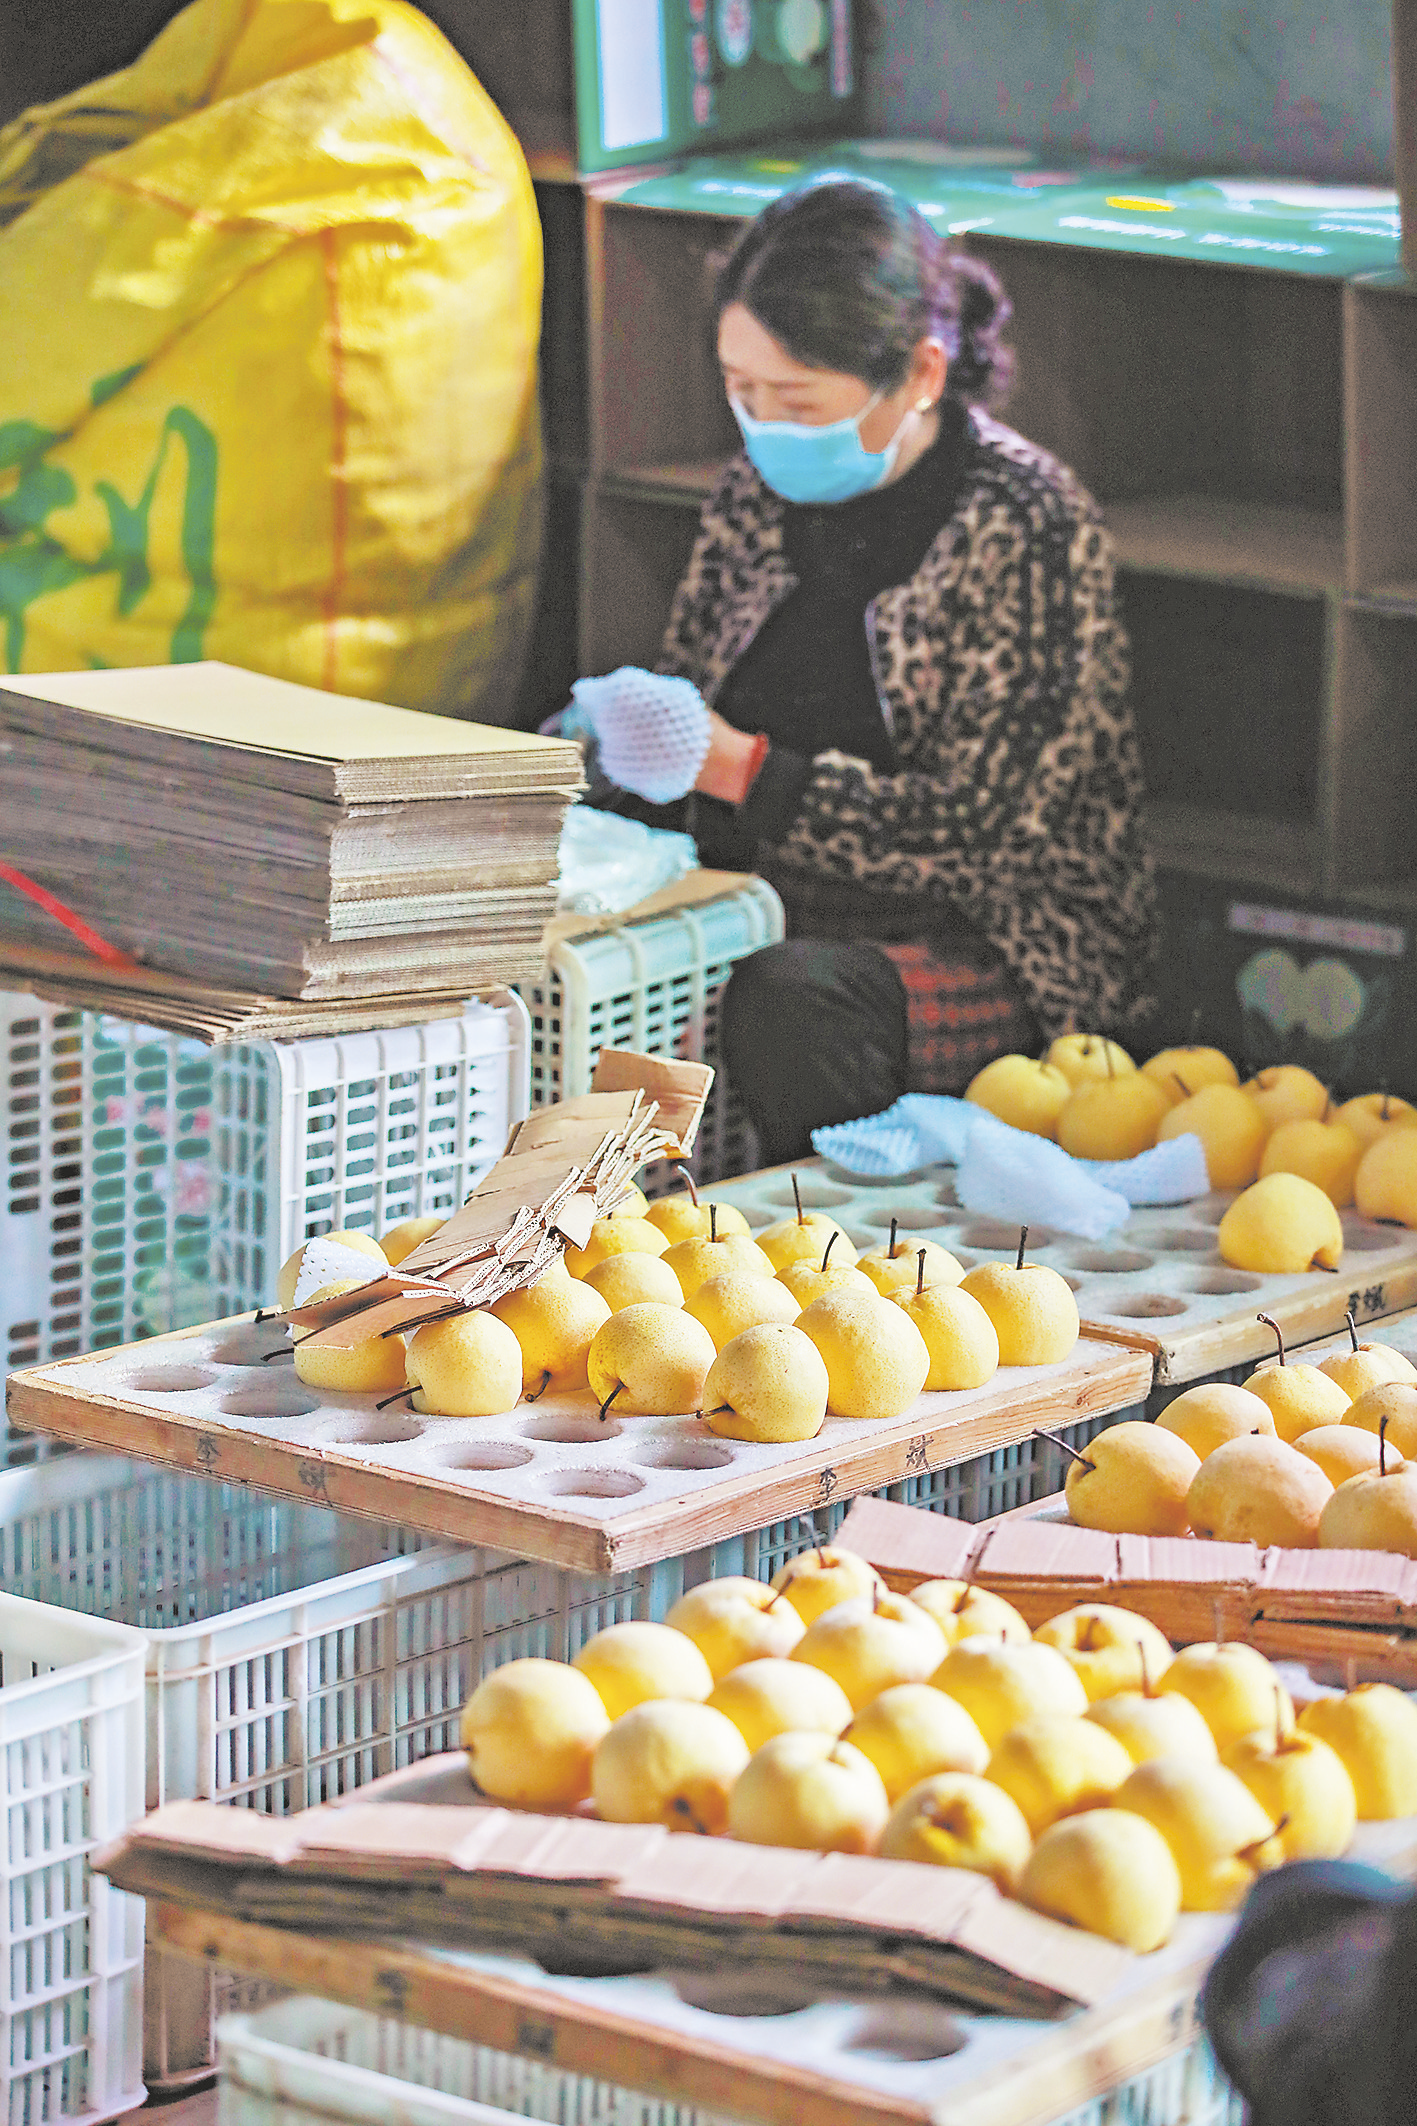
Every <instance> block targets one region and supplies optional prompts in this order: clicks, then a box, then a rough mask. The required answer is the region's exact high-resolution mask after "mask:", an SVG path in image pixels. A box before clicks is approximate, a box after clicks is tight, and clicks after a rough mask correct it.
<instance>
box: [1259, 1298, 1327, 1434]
mask: <svg viewBox="0 0 1417 2126" xmlns="http://www.w3.org/2000/svg"><path fill="white" fill-rule="evenodd" d="M1256 1318H1257V1319H1258V1320H1260V1321H1262V1322H1263V1323H1264V1324H1265V1326H1266V1327H1267V1328H1268V1329H1269V1330H1270V1331H1271V1332H1272V1334H1273V1336H1274V1340H1275V1342H1276V1343H1277V1344H1278V1345H1279V1355H1278V1358H1277V1359H1270V1360H1267V1361H1266V1363H1265V1364H1264V1365H1262V1366H1261V1367H1260V1368H1259V1370H1258V1371H1257V1372H1255V1373H1252V1374H1251V1375H1250V1377H1249V1379H1248V1380H1247V1381H1246V1382H1245V1386H1246V1387H1247V1388H1248V1389H1249V1391H1250V1393H1251V1395H1257V1396H1258V1397H1259V1398H1260V1401H1261V1402H1262V1403H1264V1404H1266V1405H1267V1406H1268V1409H1269V1414H1270V1416H1271V1417H1272V1418H1273V1419H1274V1429H1275V1431H1276V1432H1277V1433H1278V1435H1279V1437H1280V1438H1281V1439H1283V1440H1288V1441H1289V1442H1290V1443H1291V1444H1292V1443H1293V1442H1294V1441H1295V1440H1296V1439H1298V1437H1299V1435H1300V1433H1301V1432H1308V1431H1310V1430H1312V1428H1313V1427H1314V1426H1315V1425H1344V1424H1347V1422H1348V1413H1349V1411H1350V1409H1351V1408H1352V1404H1351V1403H1350V1402H1349V1401H1348V1399H1347V1390H1346V1389H1345V1388H1342V1387H1340V1386H1339V1384H1338V1382H1337V1381H1336V1380H1334V1378H1333V1377H1332V1375H1331V1374H1328V1373H1325V1372H1323V1371H1322V1370H1321V1368H1320V1367H1318V1366H1310V1365H1297V1366H1291V1365H1290V1363H1289V1358H1288V1354H1287V1353H1286V1351H1285V1348H1284V1331H1283V1330H1282V1329H1281V1328H1280V1326H1279V1323H1278V1322H1277V1321H1276V1320H1275V1319H1274V1316H1273V1315H1272V1314H1260V1315H1258V1316H1257V1317H1256Z"/></svg>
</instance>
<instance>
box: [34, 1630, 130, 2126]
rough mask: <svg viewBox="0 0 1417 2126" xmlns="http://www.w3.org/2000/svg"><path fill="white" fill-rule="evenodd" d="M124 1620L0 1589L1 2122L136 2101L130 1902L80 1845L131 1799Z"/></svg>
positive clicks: (96, 1836)
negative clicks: (71, 1611)
mask: <svg viewBox="0 0 1417 2126" xmlns="http://www.w3.org/2000/svg"><path fill="white" fill-rule="evenodd" d="M143 1659H144V1644H143V1640H142V1637H141V1635H140V1634H139V1633H137V1632H133V1631H128V1630H126V1629H125V1628H124V1627H123V1626H121V1625H118V1624H112V1623H106V1622H100V1621H98V1620H96V1619H94V1618H91V1617H76V1616H68V1615H65V1614H64V1613H63V1612H61V1611H58V1610H54V1609H50V1608H48V1607H46V1606H44V1605H42V1604H38V1603H34V1602H26V1601H21V1600H20V1599H19V1598H18V1597H17V1596H15V1595H14V1594H8V1593H7V1594H0V1766H3V1789H4V1791H3V1802H4V1813H5V1833H4V1840H3V1844H2V1845H0V1896H3V1900H4V1903H3V1910H4V1913H5V1919H6V1925H5V1951H6V1953H5V1960H4V1963H3V1966H0V2028H3V2031H4V2044H3V2046H2V2047H0V2105H3V2113H4V2116H5V2118H6V2119H7V2120H8V2121H9V2126H50V2122H56V2126H57V2122H59V2121H73V2122H87V2121H93V2120H98V2119H110V2118H113V2117H115V2116H116V2115H117V2114H118V2113H119V2112H123V2111H130V2110H131V2109H132V2108H133V2107H134V2106H135V2105H137V2104H141V2102H142V2101H143V2085H142V2075H141V2067H142V1990H143V1905H142V1900H141V1899H140V1898H136V1897H125V1896H124V1895H122V1894H121V1893H120V1892H119V1891H117V1890H115V1889H113V1888H111V1887H110V1885H109V1884H108V1883H107V1882H105V1881H104V1880H103V1879H102V1878H101V1877H99V1876H96V1875H94V1874H93V1873H92V1872H91V1870H90V1868H89V1864H88V1855H89V1854H90V1853H91V1852H92V1850H93V1848H94V1847H95V1846H97V1845H99V1844H102V1843H103V1842H104V1841H105V1840H107V1839H109V1838H114V1837H116V1836H117V1835H118V1833H119V1832H120V1831H122V1830H124V1829H125V1828H126V1827H127V1826H128V1825H129V1824H131V1823H135V1822H136V1821H137V1820H138V1819H139V1818H140V1817H141V1816H142V1813H143Z"/></svg>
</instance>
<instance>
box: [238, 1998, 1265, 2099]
mask: <svg viewBox="0 0 1417 2126" xmlns="http://www.w3.org/2000/svg"><path fill="white" fill-rule="evenodd" d="M618 2005H620V2006H621V2007H622V2008H624V2007H625V2006H626V2005H627V2004H626V2002H625V2001H624V2000H623V1999H621V2000H620V2001H619V2003H618ZM849 2012H850V2011H848V2013H849ZM217 2043H218V2056H219V2066H220V2085H219V2086H220V2097H219V2108H218V2113H217V2116H218V2121H219V2126H388V2122H389V2121H390V2120H397V2121H398V2122H399V2126H507V2122H508V2121H509V2120H510V2119H513V2118H517V2119H526V2118H531V2119H542V2120H546V2121H548V2122H551V2126H726V2121H722V2120H721V2119H720V2118H719V2117H718V2115H716V2114H714V2113H712V2112H708V2111H700V2110H697V2109H695V2108H694V2107H693V2106H691V2105H688V2104H676V2103H673V2102H671V2101H669V2100H667V2099H663V2098H657V2097H652V2096H647V2095H643V2094H641V2093H639V2092H637V2091H635V2090H631V2089H622V2088H619V2087H617V2086H616V2085H615V2084H614V2083H608V2082H598V2081H595V2080H593V2079H592V2078H591V2077H590V2076H589V2075H578V2074H573V2073H569V2072H567V2071H565V2070H563V2069H558V2068H555V2067H548V2066H545V2065H543V2064H542V2063H541V2062H540V2061H538V2060H530V2059H523V2058H521V2057H520V2056H518V2055H516V2054H512V2053H505V2052H494V2051H492V2050H491V2049H490V2048H489V2047H488V2046H485V2045H474V2044H470V2043H469V2042H467V2041H466V2040H465V2039H461V2038H452V2037H441V2036H438V2035H436V2034H435V2033H434V2032H432V2031H428V2030H419V2029H415V2028H414V2027H413V2026H412V2025H411V2024H408V2023H398V2022H392V2021H386V2020H381V2019H379V2018H377V2017H375V2016H372V2015H367V2014H365V2013H363V2012H362V2011H361V2010H360V2009H357V2008H345V2007H339V2006H336V2005H335V2004H334V2003H333V2002H330V2001H319V2000H310V1999H304V1998H297V1999H291V2000H285V2001H282V2002H280V2003H279V2004H277V2005H276V2006H274V2007H270V2008H265V2009H263V2010H261V2011H260V2012H258V2013H257V2014H254V2015H240V2016H229V2017H227V2018H225V2019H224V2020H223V2021H222V2023H221V2024H220V2026H219V2028H218V2032H217ZM823 2049H824V2056H823V2057H822V2058H821V2059H820V2060H819V2062H818V2064H819V2066H820V2067H821V2068H822V2069H824V2070H825V2071H828V2072H829V2071H830V2070H831V2068H832V2066H833V2065H835V2064H839V2065H840V2066H841V2068H842V2069H843V2070H844V2071H843V2073H842V2080H843V2082H844V2083H849V2079H850V2067H851V2062H850V2057H849V2053H847V2054H841V2055H838V2056H837V2057H836V2058H835V2059H834V2058H833V2055H832V2048H831V2045H830V2042H829V2039H828V2043H827V2044H826V2045H825V2046H824V2048H823ZM843 2116H844V2117H849V2116H850V2100H849V2098H845V2099H844V2100H843ZM1243 2119H1244V2107H1243V2105H1242V2104H1241V2102H1240V2100H1239V2098H1238V2097H1237V2096H1236V2095H1235V2093H1234V2091H1233V2090H1232V2089H1231V2088H1230V2086H1229V2084H1228V2083H1227V2082H1226V2081H1225V2079H1224V2077H1223V2076H1222V2075H1221V2074H1220V2072H1219V2070H1218V2068H1217V2067H1216V2064H1215V2060H1214V2056H1213V2054H1212V2053H1211V2051H1210V2047H1209V2046H1208V2045H1207V2044H1206V2043H1205V2041H1204V2039H1197V2040H1195V2041H1194V2042H1193V2043H1191V2044H1190V2045H1188V2046H1186V2047H1185V2048H1184V2049H1183V2050H1182V2051H1180V2052H1175V2053H1172V2054H1171V2055H1170V2057H1169V2058H1167V2059H1164V2060H1162V2061H1160V2062H1159V2063H1158V2064H1157V2065H1156V2066H1154V2067H1152V2068H1150V2069H1149V2070H1148V2071H1147V2072H1146V2073H1145V2074H1139V2075H1136V2076H1134V2077H1133V2078H1132V2079H1131V2080H1130V2081H1127V2082H1124V2083H1122V2084H1121V2085H1120V2086H1119V2087H1118V2088H1116V2089H1115V2090H1112V2091H1110V2092H1109V2093H1108V2094H1107V2095H1106V2096H1103V2097H1099V2098H1097V2099H1096V2100H1095V2101H1094V2102H1093V2103H1090V2104H1086V2105H1084V2106H1082V2107H1081V2109H1078V2110H1075V2111H1071V2112H1069V2113H1068V2114H1067V2115H1066V2117H1065V2118H1061V2119H1059V2120H1057V2121H1056V2126H1243Z"/></svg>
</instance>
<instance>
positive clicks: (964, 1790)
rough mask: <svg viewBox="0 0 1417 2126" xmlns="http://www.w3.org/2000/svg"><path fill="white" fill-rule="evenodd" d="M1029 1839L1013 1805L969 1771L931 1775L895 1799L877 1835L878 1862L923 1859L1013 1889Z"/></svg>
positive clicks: (1001, 1792) (1000, 1790) (1024, 1862)
mask: <svg viewBox="0 0 1417 2126" xmlns="http://www.w3.org/2000/svg"><path fill="white" fill-rule="evenodd" d="M1031 1844H1032V1841H1031V1840H1030V1838H1029V1835H1028V1825H1027V1824H1026V1823H1025V1822H1024V1820H1023V1814H1022V1811H1021V1810H1020V1808H1019V1805H1018V1803H1017V1802H1016V1801H1014V1800H1012V1799H1011V1797H1010V1796H1009V1795H1008V1794H1006V1793H1005V1792H1004V1790H1003V1788H1002V1787H1000V1786H995V1785H994V1784H993V1783H992V1781H991V1780H988V1779H984V1778H981V1777H980V1776H979V1774H978V1773H975V1772H935V1773H932V1774H931V1776H930V1777H929V1778H928V1779H922V1780H921V1781H920V1783H919V1785H918V1786H913V1787H911V1788H910V1789H909V1790H908V1792H906V1793H904V1794H902V1795H901V1797H900V1800H899V1801H898V1802H897V1803H896V1805H895V1807H894V1808H893V1809H892V1811H891V1815H890V1820H889V1822H888V1823H887V1824H886V1827H885V1830H884V1831H883V1832H882V1833H881V1843H880V1848H879V1850H880V1855H881V1858H882V1860H916V1861H923V1862H924V1863H925V1864H926V1866H928V1867H937V1868H964V1869H965V1870H966V1871H967V1872H968V1873H969V1874H971V1875H987V1876H988V1877H989V1878H990V1880H991V1881H992V1882H994V1883H995V1884H996V1885H997V1886H998V1888H999V1889H1001V1890H1002V1891H1003V1892H1004V1894H1005V1895H1006V1896H1011V1895H1013V1894H1014V1892H1016V1891H1017V1889H1018V1884H1019V1878H1020V1876H1021V1875H1022V1874H1023V1871H1024V1868H1025V1867H1026V1865H1027V1862H1028V1855H1029V1850H1030V1846H1031Z"/></svg>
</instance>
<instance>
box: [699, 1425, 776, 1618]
mask: <svg viewBox="0 0 1417 2126" xmlns="http://www.w3.org/2000/svg"><path fill="white" fill-rule="evenodd" d="M732 1408H733V1405H732V1403H715V1404H714V1406H713V1408H712V1409H711V1410H700V1412H699V1416H700V1417H722V1416H723V1414H724V1412H725V1410H731V1409H732ZM769 1607H771V1604H769Z"/></svg>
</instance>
